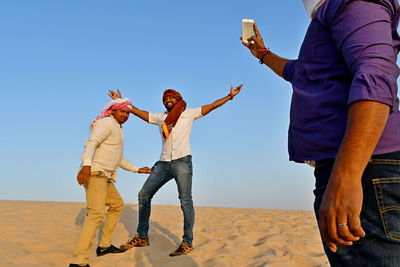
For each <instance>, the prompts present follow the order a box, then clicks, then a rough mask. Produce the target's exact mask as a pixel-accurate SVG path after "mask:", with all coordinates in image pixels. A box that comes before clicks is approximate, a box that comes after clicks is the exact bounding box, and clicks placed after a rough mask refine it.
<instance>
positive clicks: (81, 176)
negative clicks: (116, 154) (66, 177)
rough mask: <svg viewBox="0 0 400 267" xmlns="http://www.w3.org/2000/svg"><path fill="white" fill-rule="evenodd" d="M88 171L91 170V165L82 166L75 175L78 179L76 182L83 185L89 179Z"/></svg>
mask: <svg viewBox="0 0 400 267" xmlns="http://www.w3.org/2000/svg"><path fill="white" fill-rule="evenodd" d="M90 171H91V167H90V166H83V167H82V168H81V169H80V171H79V173H78V176H77V177H76V179H77V180H78V183H79V184H80V185H85V184H87V183H88V182H89V180H90Z"/></svg>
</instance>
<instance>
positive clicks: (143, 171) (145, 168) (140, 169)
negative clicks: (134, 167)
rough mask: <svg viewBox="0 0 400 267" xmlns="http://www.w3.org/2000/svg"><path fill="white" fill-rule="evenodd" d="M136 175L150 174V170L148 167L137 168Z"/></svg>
mask: <svg viewBox="0 0 400 267" xmlns="http://www.w3.org/2000/svg"><path fill="white" fill-rule="evenodd" d="M138 173H151V169H150V168H149V167H142V168H139V170H138Z"/></svg>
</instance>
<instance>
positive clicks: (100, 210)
mask: <svg viewBox="0 0 400 267" xmlns="http://www.w3.org/2000/svg"><path fill="white" fill-rule="evenodd" d="M85 190H86V204H87V214H86V218H85V222H84V223H83V226H82V230H81V234H80V236H79V241H78V245H77V247H76V249H75V253H74V255H75V257H74V260H73V263H75V264H87V263H88V262H89V249H90V247H91V245H92V240H93V238H94V236H95V235H96V233H97V230H98V228H99V226H100V224H101V223H102V221H103V220H104V217H105V221H104V227H103V231H102V234H101V240H100V242H99V246H100V247H109V246H111V237H112V234H113V232H114V229H115V227H116V225H117V222H118V220H119V218H120V217H121V213H122V209H123V208H124V201H123V200H122V198H121V196H120V195H119V193H118V191H117V189H116V188H115V186H114V184H113V183H112V182H111V181H110V180H108V179H107V177H105V176H104V175H103V173H102V172H99V171H96V172H92V173H91V175H90V180H89V183H88V184H87V185H86V186H85ZM106 206H108V207H109V208H108V210H107V213H106V211H105V207H106Z"/></svg>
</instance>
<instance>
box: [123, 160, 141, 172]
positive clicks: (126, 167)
mask: <svg viewBox="0 0 400 267" xmlns="http://www.w3.org/2000/svg"><path fill="white" fill-rule="evenodd" d="M118 166H119V167H120V168H122V169H124V170H127V171H131V172H138V171H139V168H138V167H136V166H135V165H133V164H132V163H130V162H129V161H127V160H126V159H125V158H124V157H122V159H121V161H120V162H119V164H118Z"/></svg>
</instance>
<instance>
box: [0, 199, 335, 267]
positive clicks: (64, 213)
mask: <svg viewBox="0 0 400 267" xmlns="http://www.w3.org/2000/svg"><path fill="white" fill-rule="evenodd" d="M0 209H1V213H0V229H1V230H0V255H1V256H0V266H21V267H22V266H26V267H35V266H36V267H44V266H68V264H69V262H70V260H71V259H72V252H73V250H74V247H75V245H76V242H77V238H78V235H79V233H80V229H81V226H82V224H83V221H84V218H85V214H86V208H85V203H77V202H45V201H44V202H38V201H0ZM195 209H196V223H195V229H194V230H195V231H194V250H193V251H192V252H191V253H190V254H187V255H183V256H179V257H173V258H171V257H169V256H168V254H169V253H170V252H172V251H173V250H175V249H176V247H177V246H178V245H179V244H180V241H181V236H182V220H183V219H182V213H181V210H180V207H179V206H161V205H159V206H157V205H154V206H153V209H152V215H151V225H150V228H151V229H150V246H149V247H143V248H132V249H130V250H128V251H127V252H125V253H123V254H112V255H105V256H102V257H96V255H95V248H96V246H97V240H98V237H96V239H95V240H94V243H93V246H92V249H91V258H90V266H91V267H106V266H107V267H110V266H112V267H114V266H115V267H119V266H121V267H122V266H123V267H129V266H145V267H150V266H162V267H164V266H171V267H172V266H174V267H186V266H188V267H189V266H190V267H191V266H221V267H228V266H234V267H236V266H238V267H242V266H274V267H275V266H282V267H290V266H296V267H297V266H307V267H316V266H329V264H328V261H327V258H326V256H325V254H324V252H323V249H322V245H321V241H320V238H319V234H318V229H317V226H316V222H315V219H314V215H313V213H312V212H311V211H297V210H290V211H287V210H265V209H237V208H216V207H196V208H195ZM137 221H138V220H137V205H134V204H127V206H126V207H125V209H124V211H123V214H122V216H121V219H120V222H119V223H118V225H117V228H116V230H115V233H114V237H113V244H114V245H117V246H119V245H120V244H121V243H123V242H125V241H127V240H128V239H129V238H130V237H131V236H133V234H135V229H136V224H137Z"/></svg>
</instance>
